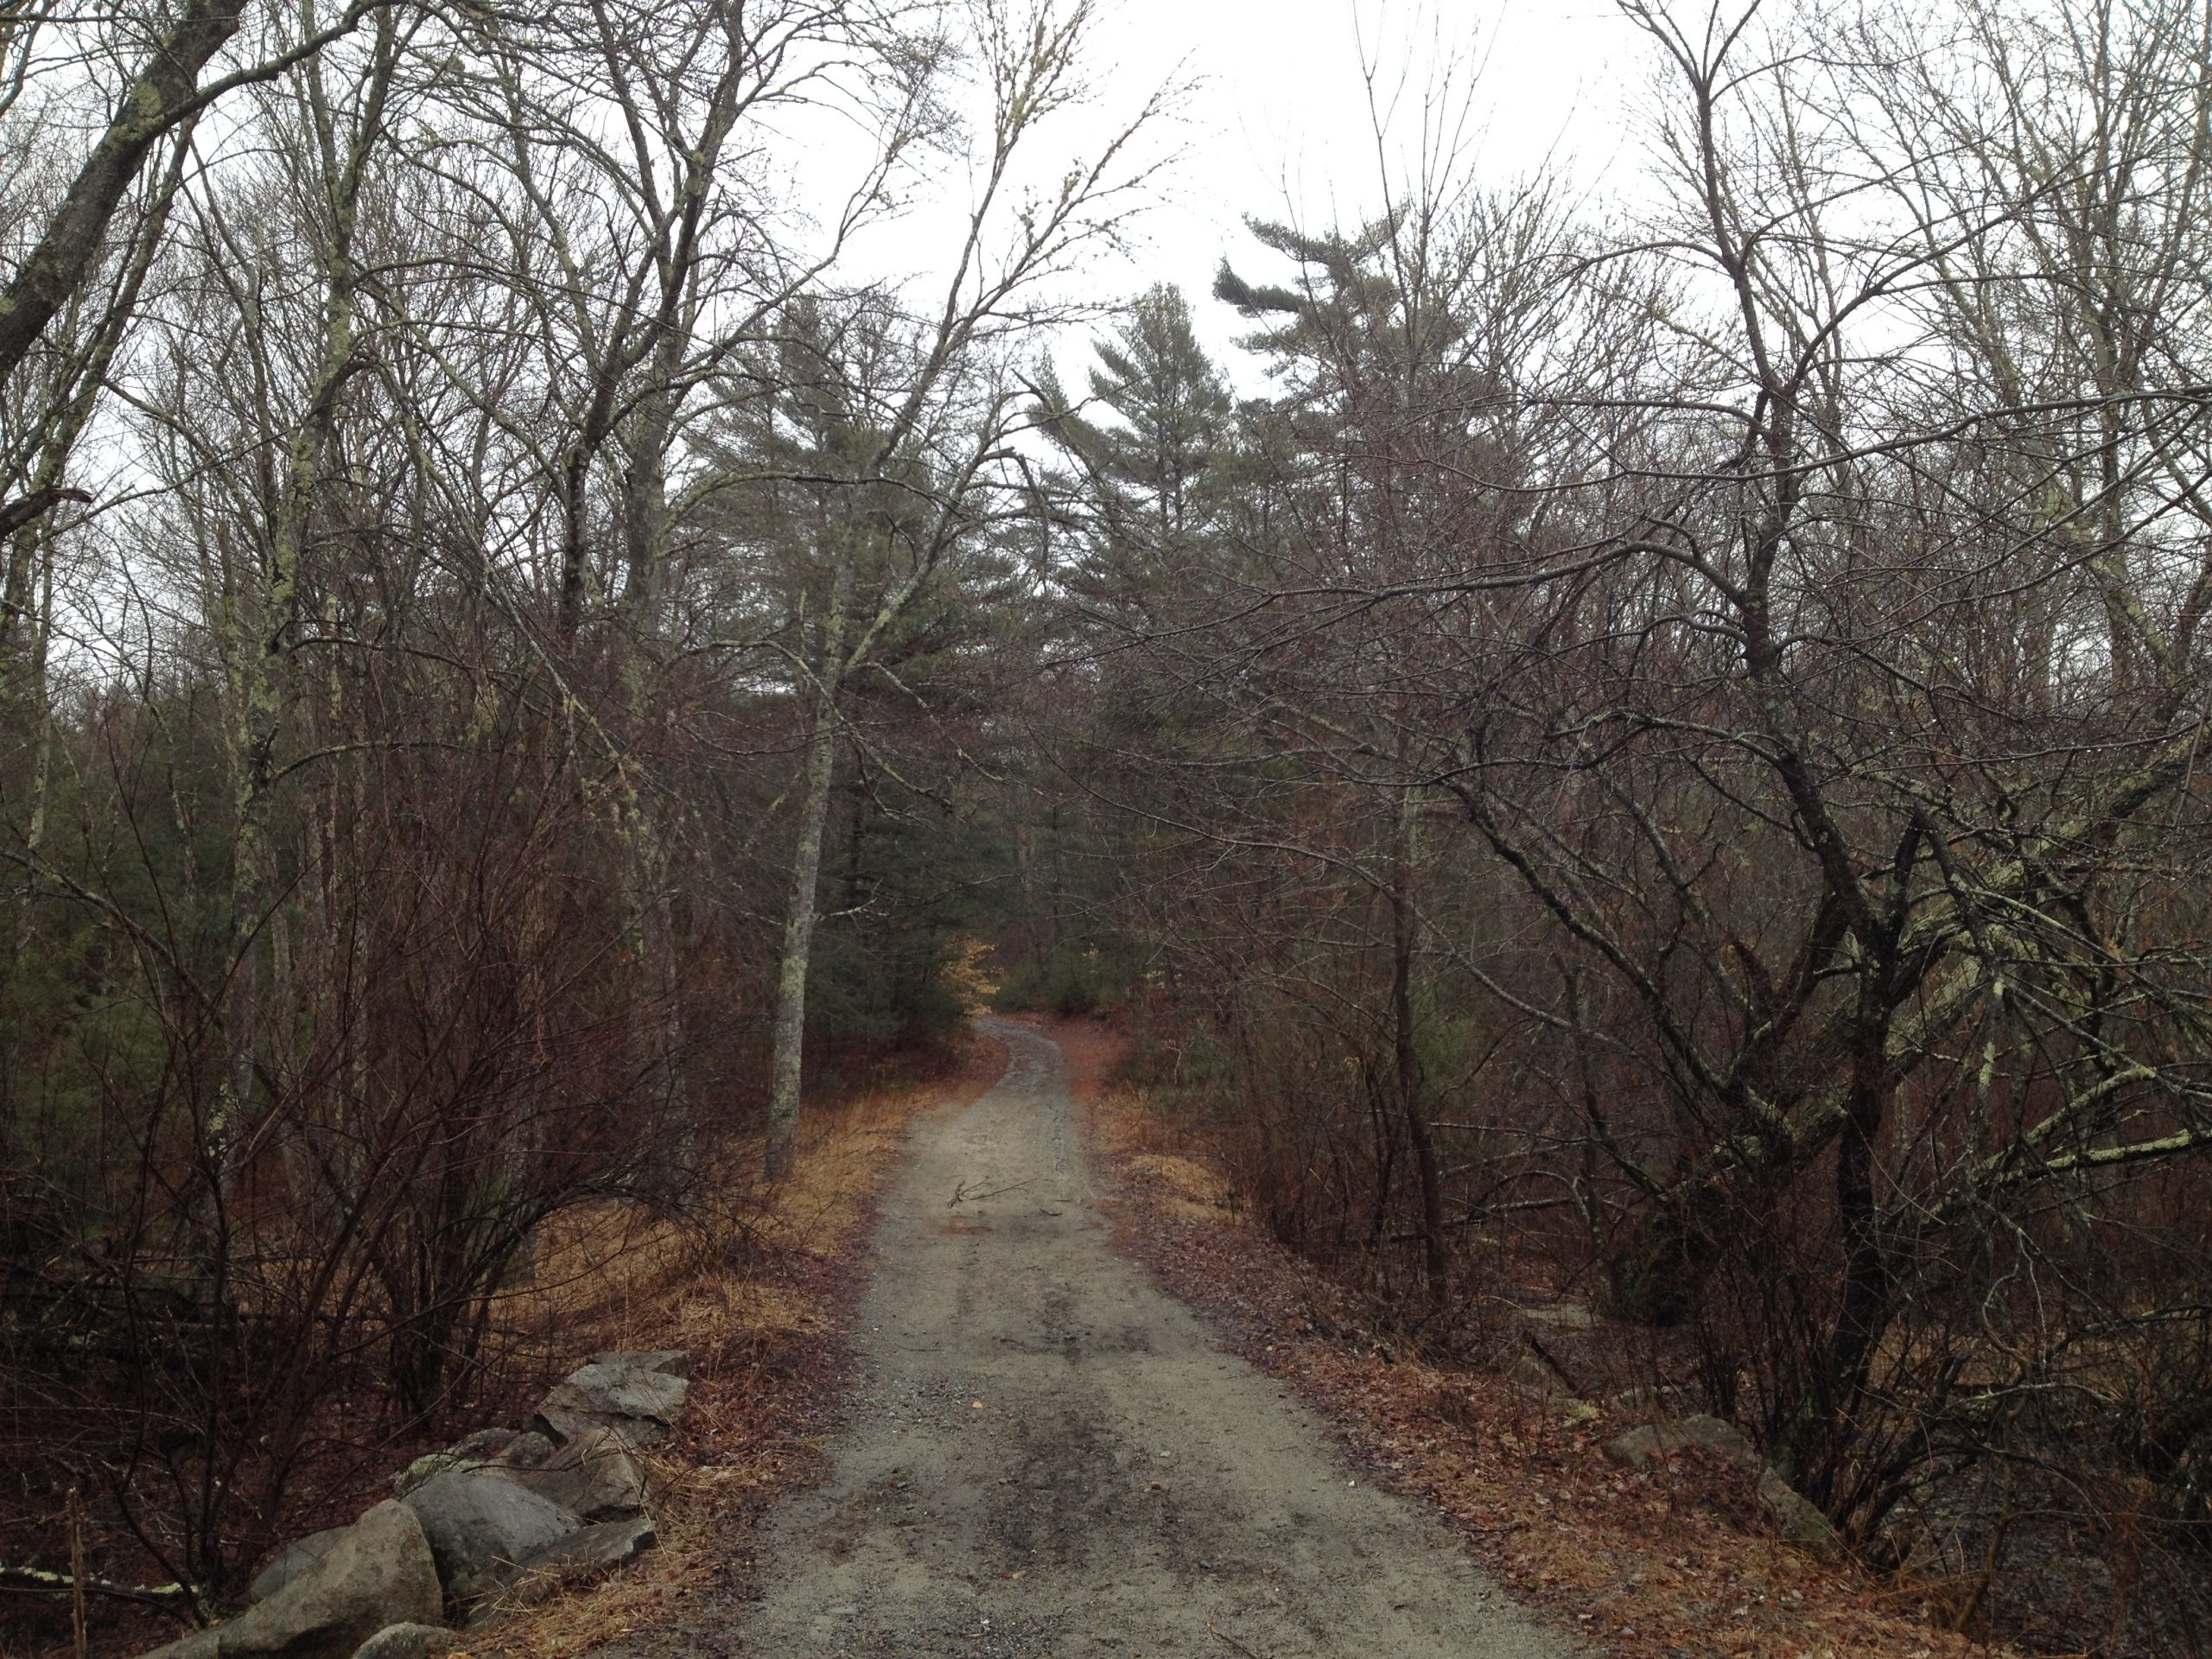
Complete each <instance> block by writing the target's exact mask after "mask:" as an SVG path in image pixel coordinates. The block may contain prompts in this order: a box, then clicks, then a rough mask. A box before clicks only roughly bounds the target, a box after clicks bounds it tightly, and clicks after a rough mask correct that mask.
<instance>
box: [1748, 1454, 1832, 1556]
mask: <svg viewBox="0 0 2212 1659" xmlns="http://www.w3.org/2000/svg"><path fill="white" fill-rule="evenodd" d="M1758 1500H1759V1507H1760V1508H1761V1509H1763V1510H1765V1511H1766V1512H1767V1514H1768V1516H1770V1517H1771V1518H1772V1519H1773V1522H1774V1526H1775V1530H1776V1531H1777V1532H1778V1533H1780V1534H1781V1535H1782V1536H1783V1541H1785V1542H1788V1543H1792V1544H1796V1545H1799V1546H1801V1547H1802V1548H1806V1549H1809V1550H1811V1551H1813V1552H1814V1553H1815V1554H1821V1555H1827V1554H1833V1553H1834V1551H1836V1550H1837V1549H1839V1548H1841V1546H1842V1542H1843V1536H1842V1535H1841V1534H1840V1533H1839V1532H1837V1531H1836V1529H1835V1523H1834V1522H1832V1521H1830V1520H1829V1519H1828V1518H1827V1516H1825V1515H1823V1514H1821V1511H1820V1510H1818V1509H1817V1508H1815V1506H1814V1504H1813V1503H1812V1502H1811V1500H1809V1499H1808V1498H1807V1497H1805V1496H1804V1495H1803V1494H1802V1493H1801V1492H1799V1491H1797V1490H1796V1488H1795V1487H1793V1486H1791V1485H1790V1484H1789V1482H1788V1481H1785V1480H1784V1479H1783V1478H1782V1476H1781V1475H1780V1474H1779V1473H1778V1472H1777V1471H1776V1470H1775V1468H1774V1466H1773V1465H1767V1466H1766V1467H1765V1468H1763V1469H1761V1470H1760V1471H1759V1484H1758Z"/></svg>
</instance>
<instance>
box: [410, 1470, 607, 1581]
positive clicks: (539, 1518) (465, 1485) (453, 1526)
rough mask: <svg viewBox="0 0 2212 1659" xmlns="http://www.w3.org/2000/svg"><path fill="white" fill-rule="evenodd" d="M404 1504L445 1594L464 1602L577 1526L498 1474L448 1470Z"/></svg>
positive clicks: (577, 1522) (578, 1522) (552, 1505)
mask: <svg viewBox="0 0 2212 1659" xmlns="http://www.w3.org/2000/svg"><path fill="white" fill-rule="evenodd" d="M403 1501H404V1503H406V1505H407V1507H408V1508H409V1509H410V1510H413V1511H414V1512H415V1516H416V1519H417V1520H419V1521H420V1522H422V1523H423V1535H424V1536H425V1537H427V1538H428V1539H429V1541H430V1554H432V1555H433V1556H434V1557H435V1558H436V1560H437V1565H438V1577H439V1578H440V1579H441V1580H443V1581H444V1584H445V1586H446V1590H447V1592H448V1594H450V1595H453V1596H455V1597H459V1598H462V1599H467V1598H468V1597H471V1596H480V1595H483V1594H484V1593H486V1592H487V1591H492V1590H496V1589H498V1588H499V1586H501V1585H503V1584H505V1583H507V1582H509V1581H510V1580H512V1579H513V1577H514V1576H515V1573H517V1572H518V1570H519V1568H520V1566H521V1563H522V1562H523V1561H524V1560H525V1559H526V1558H527V1557H528V1556H529V1555H530V1554H531V1553H532V1552H533V1551H536V1550H541V1549H543V1548H545V1547H546V1546H547V1545H549V1544H551V1543H554V1542H556V1541H559V1540H560V1539H563V1538H565V1537H567V1536H568V1535H569V1534H570V1533H572V1532H574V1531H575V1530H576V1529H577V1528H578V1527H580V1526H582V1524H583V1522H582V1521H581V1520H579V1519H578V1518H577V1517H576V1516H575V1515H573V1514H571V1513H570V1512H569V1510H564V1509H563V1508H562V1507H561V1506H560V1505H559V1504H558V1503H554V1502H553V1501H552V1500H551V1499H550V1498H545V1497H539V1496H538V1495H537V1493H536V1492H533V1491H529V1490H527V1489H526V1488H524V1487H522V1486H519V1485H517V1484H515V1482H514V1480H513V1479H512V1478H511V1477H510V1475H509V1473H508V1472H507V1471H503V1470H499V1469H448V1470H447V1471H445V1472H444V1473H442V1474H437V1475H433V1476H431V1477H430V1478H429V1479H428V1480H426V1481H424V1482H423V1484H421V1485H420V1486H417V1487H416V1489H415V1490H414V1491H411V1492H410V1493H409V1494H408V1495H407V1497H405V1499H404V1500H403Z"/></svg>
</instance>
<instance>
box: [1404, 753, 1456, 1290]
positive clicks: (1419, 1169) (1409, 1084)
mask: <svg viewBox="0 0 2212 1659" xmlns="http://www.w3.org/2000/svg"><path fill="white" fill-rule="evenodd" d="M1413 815H1414V798H1413V795H1412V792H1411V791H1407V792H1406V794H1405V795H1404V797H1403V798H1402V799H1401V801H1400V802H1399V804H1398V811H1397V817H1396V819H1395V822H1394V823H1393V824H1392V827H1391V836H1390V1033H1391V1056H1392V1059H1393V1061H1394V1063H1395V1068H1396V1072H1397V1084H1398V1102H1399V1105H1400V1108H1401V1109H1402V1110H1403V1111H1404V1113H1405V1116H1406V1139H1407V1141H1408V1143H1409V1144H1410V1145H1411V1146H1412V1147H1413V1153H1414V1173H1415V1175H1416V1176H1417V1177H1418V1179H1419V1180H1420V1184H1421V1265H1422V1268H1423V1270H1424V1273H1425V1274H1426V1277H1427V1289H1428V1305H1429V1307H1430V1309H1431V1311H1432V1312H1441V1311H1442V1309H1443V1306H1444V1297H1445V1289H1446V1269H1447V1264H1446V1259H1445V1252H1444V1182H1443V1176H1442V1174H1441V1173H1440V1170H1439V1168H1438V1166H1437V1159H1436V1137H1435V1135H1433V1133H1432V1132H1431V1131H1430V1128H1429V1123H1428V1108H1427V1103H1426V1102H1425V1101H1424V1100H1423V1099H1422V1090H1421V1055H1420V1052H1419V1050H1418V1049H1417V1047H1416V1046H1415V1044H1414V995H1413V981H1414V945H1415V944H1416V943H1417V935H1418V931H1419V926H1420V917H1419V915H1418V913H1417V912H1416V911H1415V909H1414V891H1413V887H1414V859H1413V835H1414V823H1413Z"/></svg>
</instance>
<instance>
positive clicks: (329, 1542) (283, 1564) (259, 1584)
mask: <svg viewBox="0 0 2212 1659" xmlns="http://www.w3.org/2000/svg"><path fill="white" fill-rule="evenodd" d="M351 1530H352V1529H351V1528H350V1527H327V1528H325V1529H323V1530H322V1531H321V1532H311V1533H309V1534H308V1535H307V1536H306V1537H304V1538H296V1539H294V1540H293V1541H291V1542H290V1543H289V1544H287V1545H285V1546H284V1548H282V1549H280V1550H278V1551H277V1553H276V1554H274V1555H271V1556H270V1558H269V1560H268V1561H267V1562H266V1563H265V1564H264V1566H263V1567H262V1569H261V1571H260V1572H258V1573H255V1574H254V1575H253V1582H252V1583H251V1584H250V1585H248V1586H246V1592H245V1599H247V1600H248V1601H266V1600H268V1599H269V1598H270V1597H271V1596H273V1595H275V1594H276V1593H277V1592H278V1591H279V1590H282V1589H283V1587H284V1586H286V1585H288V1584H289V1583H290V1582H291V1581H292V1580H294V1579H296V1578H298V1577H299V1576H300V1574H301V1573H304V1572H306V1571H307V1570H308V1568H309V1567H313V1566H314V1565H315V1563H316V1562H318V1561H320V1560H321V1559H322V1558H323V1557H324V1556H326V1555H327V1554H330V1552H331V1550H332V1548H334V1547H335V1546H336V1544H337V1542H338V1541H339V1540H340V1538H343V1537H344V1536H345V1535H346V1534H347V1533H348V1532H350V1531H351Z"/></svg>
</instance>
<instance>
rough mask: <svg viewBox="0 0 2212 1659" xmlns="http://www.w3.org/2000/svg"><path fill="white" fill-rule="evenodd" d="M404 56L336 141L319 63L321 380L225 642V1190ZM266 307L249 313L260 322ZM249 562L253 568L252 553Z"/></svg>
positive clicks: (221, 1116)
mask: <svg viewBox="0 0 2212 1659" xmlns="http://www.w3.org/2000/svg"><path fill="white" fill-rule="evenodd" d="M398 62H399V51H398V35H397V27H396V25H395V24H394V22H393V21H392V19H391V16H390V15H389V14H386V15H385V16H383V17H381V18H379V20H378V25H377V47H376V56H375V58H374V59H373V60H372V63H371V65H370V67H369V72H368V76H367V78H366V79H365V80H364V81H363V82H362V83H361V86H360V88H359V91H360V94H361V99H362V101H361V104H360V106H359V111H358V113H357V114H356V116H355V118H354V122H353V126H352V128H351V130H350V131H348V132H347V134H346V140H347V143H346V148H345V149H344V150H343V151H342V152H341V151H340V149H339V147H338V127H337V125H336V123H335V118H334V112H333V111H332V109H331V107H330V105H329V103H328V100H327V94H326V92H325V90H324V84H323V80H322V73H321V65H320V64H318V63H315V62H310V63H309V64H308V67H307V71H306V79H307V86H308V95H309V99H310V102H311V107H312V111H313V114H314V117H315V118H314V120H313V122H312V123H311V141H312V142H313V143H315V145H316V159H317V160H318V161H319V162H320V163H321V168H322V179H323V183H324V187H325V188H326V190H327V207H328V209H329V213H330V219H329V241H328V244H327V246H326V247H325V248H324V249H323V251H322V272H321V275H322V279H323V315H322V329H323V332H322V339H321V342H320V346H321V349H320V352H319V353H318V360H317V362H316V365H315V379H314V382H313V384H312V385H311V387H310V390H309V395H308V401H307V405H306V407H305V408H304V409H303V410H302V412H301V416H300V423H299V427H298V429H297V430H296V431H295V432H294V433H293V435H292V442H291V444H290V446H289V451H288V453H287V454H286V456H285V463H284V467H283V472H282V473H281V474H279V475H278V477H277V479H276V480H273V481H272V486H271V487H270V491H269V495H268V499H267V505H266V508H265V511H266V512H267V513H268V528H267V531H266V537H265V554H264V557H263V558H262V559H261V560H260V561H258V562H257V563H258V568H255V569H249V570H248V571H247V572H246V573H245V575H244V576H243V578H242V579H241V581H240V582H239V583H238V588H239V592H240V602H239V603H238V604H237V605H236V606H234V607H231V608H230V609H229V610H228V612H227V613H226V619H225V621H226V632H227V634H228V635H229V638H228V639H226V652H228V653H230V654H231V657H232V661H233V662H234V663H235V664H237V668H236V671H235V677H234V680H233V703H234V707H233V711H232V722H231V725H232V729H231V733H230V742H231V748H232V753H231V757H230V760H231V776H232V797H233V810H234V811H235V813H236V815H237V817H236V826H237V827H236V843H235V849H234V851H233V854H232V867H231V962H232V971H231V982H230V988H229V996H228V999H227V1003H226V1008H225V1019H224V1026H225V1030H224V1039H225V1041H226V1045H227V1052H226V1055H225V1060H224V1066H223V1075H222V1083H221V1086H220V1094H219V1098H218V1101H217V1103H216V1109H215V1114H214V1116H213V1121H212V1122H210V1123H209V1125H208V1137H207V1138H208V1143H209V1146H208V1151H209V1156H210V1160H211V1162H212V1163H213V1166H214V1170H215V1177H216V1181H217V1184H218V1187H219V1194H226V1193H227V1192H228V1190H229V1188H230V1185H231V1184H232V1181H233V1180H234V1179H236V1177H237V1174H238V1168H237V1160H238V1151H239V1148H240V1145H241V1137H242V1135H243V1133H244V1130H245V1120H246V1117H247V1116H248V1109H249V1106H250V1104H251V1100H252V1097H253V1085H254V1077H255V1072H256V1071H257V1058H258V1052H259V1051H258V1042H259V1027H260V1023H261V1012H262V1005H263V1001H264V996H265V995H266V992H267V989H268V988H267V987H265V986H264V983H263V976H264V971H265V966H264V957H266V956H267V955H268V945H269V943H270V934H271V924H272V922H273V918H272V916H271V914H270V912H271V910H272V908H273V906H275V903H276V899H277V881H276V876H277V843H276V836H277V825H276V823H275V821H274V811H273V809H274V806H275V803H274V801H273V800H272V799H271V798H270V797H271V794H272V791H273V786H274V784H275V781H276V779H277V775H278V773H277V766H276V751H277V743H278V741H279V739H280V738H281V737H282V735H283V729H284V726H285V713H286V708H287V705H288V702H289V698H288V696H287V695H286V693H287V689H288V688H287V682H288V680H289V677H290V676H291V674H292V672H293V666H292V657H291V645H292V637H291V636H292V632H293V626H294V624H295V623H296V621H297V620H298V613H299V607H300V579H301V575H302V563H303V562H304V561H305V559H306V556H307V550H308V525H309V523H310V520H311V519H312V518H313V517H314V512H315V501H316V497H317V493H318V492H319V491H320V489H321V480H322V472H323V467H324V462H325V458H326V456H327V454H328V453H329V449H330V444H331V441H332V438H333V436H334V433H335V432H336V429H337V425H338V400H339V397H340V394H341V393H342V392H343V391H345V387H346V381H347V380H348V379H349V378H351V377H352V376H353V372H354V371H355V369H356V368H357V367H359V349H360V341H359V334H358V333H357V328H356V325H357V322H358V319H359V280H360V273H359V269H358V268H357V267H356V266H355V264H353V236H354V231H355V226H356V224H357V219H358V214H359V207H360V194H361V187H362V182H363V179H364V177H365V171H366V168H367V164H368V158H369V155H370V152H371V150H372V148H373V147H374V146H375V145H376V144H377V143H378V142H379V141H380V138H381V137H382V132H383V120H384V111H385V98H386V96H387V94H388V93H389V92H390V90H391V83H392V79H393V76H394V75H395V74H396V73H397V67H398ZM260 321H261V320H260V318H259V317H258V315H253V316H251V317H250V319H249V322H250V324H252V325H258V324H259V323H260ZM248 563H256V562H254V561H252V560H251V558H250V557H249V560H248Z"/></svg>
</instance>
